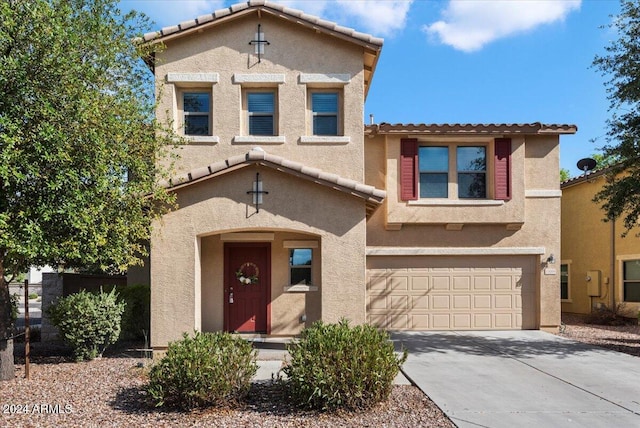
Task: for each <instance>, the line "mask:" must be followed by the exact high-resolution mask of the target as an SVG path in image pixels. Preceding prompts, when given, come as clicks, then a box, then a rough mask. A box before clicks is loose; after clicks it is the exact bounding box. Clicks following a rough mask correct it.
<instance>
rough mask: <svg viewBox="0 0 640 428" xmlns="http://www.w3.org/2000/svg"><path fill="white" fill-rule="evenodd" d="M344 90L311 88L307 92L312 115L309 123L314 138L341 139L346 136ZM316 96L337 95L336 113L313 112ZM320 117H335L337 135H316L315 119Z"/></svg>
mask: <svg viewBox="0 0 640 428" xmlns="http://www.w3.org/2000/svg"><path fill="white" fill-rule="evenodd" d="M343 92H344V91H343V90H342V88H335V89H334V88H331V89H319V88H309V89H308V92H307V99H308V101H309V113H310V115H311V119H310V121H309V127H310V130H311V135H312V136H313V137H316V138H318V137H321V138H322V137H326V138H333V137H340V136H342V135H343V134H344V128H343V114H342V111H343V108H342V98H343ZM314 94H336V111H335V112H330V113H329V112H315V111H314V110H313V95H314ZM318 116H326V117H335V118H336V133H335V134H329V135H327V134H323V135H319V134H316V130H315V127H314V119H315V118H316V117H318Z"/></svg>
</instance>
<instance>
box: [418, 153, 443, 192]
mask: <svg viewBox="0 0 640 428" xmlns="http://www.w3.org/2000/svg"><path fill="white" fill-rule="evenodd" d="M418 162H419V164H420V197H421V198H446V197H448V196H449V148H448V147H431V146H429V147H420V150H419V160H418Z"/></svg>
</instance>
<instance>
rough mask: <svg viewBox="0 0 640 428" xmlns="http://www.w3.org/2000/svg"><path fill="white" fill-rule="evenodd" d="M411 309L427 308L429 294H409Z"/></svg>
mask: <svg viewBox="0 0 640 428" xmlns="http://www.w3.org/2000/svg"><path fill="white" fill-rule="evenodd" d="M411 309H413V310H420V309H424V310H426V309H429V296H411Z"/></svg>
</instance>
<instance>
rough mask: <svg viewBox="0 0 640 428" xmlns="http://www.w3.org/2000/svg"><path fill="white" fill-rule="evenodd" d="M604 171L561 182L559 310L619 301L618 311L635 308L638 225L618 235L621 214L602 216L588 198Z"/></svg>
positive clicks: (586, 309) (639, 286)
mask: <svg viewBox="0 0 640 428" xmlns="http://www.w3.org/2000/svg"><path fill="white" fill-rule="evenodd" d="M609 173H611V168H604V169H600V170H596V171H593V172H589V173H586V174H583V175H580V176H578V177H574V178H572V179H570V180H567V181H565V182H563V183H561V185H560V187H561V189H562V195H563V196H562V260H561V264H560V268H561V287H560V299H561V303H562V312H569V313H580V314H588V313H590V312H591V311H592V310H593V309H594V308H600V307H607V308H610V309H614V308H616V307H617V306H618V305H620V304H622V305H623V307H622V308H621V309H622V311H621V312H622V314H623V315H626V316H632V317H633V316H636V315H637V314H638V311H640V241H638V237H637V234H638V233H639V232H640V228H639V227H635V228H633V229H632V230H630V231H628V233H627V234H625V235H624V236H623V233H624V232H625V229H624V225H623V220H622V219H618V220H616V221H608V222H604V221H603V219H604V217H605V212H604V210H602V208H601V206H600V204H597V203H595V202H593V197H594V196H595V195H596V194H597V193H598V192H599V191H601V190H602V188H603V186H604V185H605V184H606V182H607V179H608V177H607V175H608V174H609Z"/></svg>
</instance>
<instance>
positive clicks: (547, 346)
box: [391, 331, 604, 358]
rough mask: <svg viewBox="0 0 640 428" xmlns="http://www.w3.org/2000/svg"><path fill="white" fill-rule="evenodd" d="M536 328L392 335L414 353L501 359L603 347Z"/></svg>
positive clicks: (569, 353)
mask: <svg viewBox="0 0 640 428" xmlns="http://www.w3.org/2000/svg"><path fill="white" fill-rule="evenodd" d="M540 333H541V332H539V331H531V332H527V331H521V332H518V334H517V335H515V337H514V335H513V334H512V333H510V332H486V331H485V332H473V331H456V332H428V333H427V332H394V333H392V335H391V337H392V339H393V340H394V342H395V343H396V347H398V348H401V347H405V348H407V349H408V350H409V352H410V353H411V354H413V355H417V354H433V353H436V354H444V353H462V354H465V355H474V356H483V355H491V356H496V354H498V355H497V356H503V357H504V358H530V357H534V356H542V355H546V356H555V357H558V358H567V357H570V356H575V355H578V354H581V353H593V352H598V351H599V350H602V351H604V350H603V349H601V348H599V347H596V346H592V345H588V344H583V343H577V342H575V341H571V340H567V339H563V338H560V337H557V336H553V335H551V334H544V333H543V334H542V335H541V334H540Z"/></svg>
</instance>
